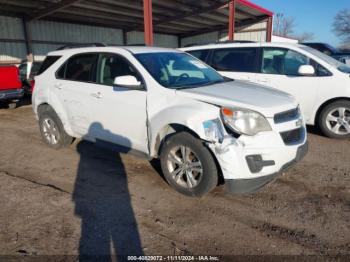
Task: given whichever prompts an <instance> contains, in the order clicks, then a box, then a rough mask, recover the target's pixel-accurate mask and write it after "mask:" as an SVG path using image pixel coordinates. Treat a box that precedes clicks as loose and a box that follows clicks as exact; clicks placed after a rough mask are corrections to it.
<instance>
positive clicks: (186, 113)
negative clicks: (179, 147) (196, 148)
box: [149, 101, 220, 157]
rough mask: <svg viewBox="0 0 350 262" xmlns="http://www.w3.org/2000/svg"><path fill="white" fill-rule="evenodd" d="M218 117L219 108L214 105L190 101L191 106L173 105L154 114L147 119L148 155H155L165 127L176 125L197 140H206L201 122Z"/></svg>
mask: <svg viewBox="0 0 350 262" xmlns="http://www.w3.org/2000/svg"><path fill="white" fill-rule="evenodd" d="M219 117H220V108H219V107H217V106H214V105H210V104H206V103H202V102H196V101H192V103H191V104H186V105H184V104H181V105H173V106H170V107H167V108H166V109H164V110H161V111H159V112H157V113H156V114H154V115H153V116H152V117H151V118H150V119H149V123H150V124H149V142H150V155H151V156H153V157H154V156H156V155H157V150H156V148H157V142H159V137H162V135H161V134H162V133H164V132H166V129H167V127H169V126H170V125H172V124H177V125H181V126H184V127H186V128H187V129H189V130H191V131H192V132H194V133H195V134H196V135H197V136H198V137H199V138H201V139H203V140H208V138H207V137H206V136H205V131H204V127H203V122H205V121H207V120H213V119H217V118H219Z"/></svg>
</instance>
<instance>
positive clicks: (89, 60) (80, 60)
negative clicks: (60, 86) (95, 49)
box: [57, 54, 98, 82]
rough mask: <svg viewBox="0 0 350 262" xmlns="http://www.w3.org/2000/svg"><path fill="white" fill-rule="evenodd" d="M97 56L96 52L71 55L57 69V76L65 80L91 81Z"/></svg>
mask: <svg viewBox="0 0 350 262" xmlns="http://www.w3.org/2000/svg"><path fill="white" fill-rule="evenodd" d="M97 57H98V56H97V54H81V55H76V56H73V57H72V58H70V59H69V60H68V61H67V62H66V64H65V65H64V66H63V67H62V68H61V69H60V70H59V71H58V73H57V76H58V77H59V78H64V79H67V80H75V81H81V82H91V81H92V80H93V74H94V67H95V65H96V62H97ZM63 68H64V69H63Z"/></svg>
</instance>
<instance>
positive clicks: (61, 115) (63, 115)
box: [37, 102, 74, 137]
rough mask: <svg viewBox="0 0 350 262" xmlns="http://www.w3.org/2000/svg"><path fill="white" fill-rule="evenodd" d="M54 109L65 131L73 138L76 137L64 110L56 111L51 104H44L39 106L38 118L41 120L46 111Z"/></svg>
mask: <svg viewBox="0 0 350 262" xmlns="http://www.w3.org/2000/svg"><path fill="white" fill-rule="evenodd" d="M48 108H50V109H52V110H53V111H54V112H55V113H56V114H57V116H58V117H59V119H60V120H61V122H62V125H63V128H64V130H65V131H66V132H67V133H68V134H69V135H70V136H73V137H74V134H73V132H72V129H71V126H70V124H69V121H68V117H67V115H66V113H65V112H64V111H63V110H61V111H60V110H56V109H55V108H54V107H53V106H52V105H51V104H49V103H48V102H42V103H41V104H39V105H38V106H37V116H38V118H39V116H40V114H41V113H42V112H43V111H44V110H45V109H48Z"/></svg>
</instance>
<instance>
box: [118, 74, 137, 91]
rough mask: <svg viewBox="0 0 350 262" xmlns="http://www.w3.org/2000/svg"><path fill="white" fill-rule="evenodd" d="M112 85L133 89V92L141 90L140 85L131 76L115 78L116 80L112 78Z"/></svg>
mask: <svg viewBox="0 0 350 262" xmlns="http://www.w3.org/2000/svg"><path fill="white" fill-rule="evenodd" d="M114 85H115V86H120V87H125V88H129V89H133V90H141V89H143V85H142V83H141V82H140V81H138V80H137V79H136V77H134V76H132V75H126V76H117V77H116V78H114Z"/></svg>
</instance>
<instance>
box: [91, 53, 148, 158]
mask: <svg viewBox="0 0 350 262" xmlns="http://www.w3.org/2000/svg"><path fill="white" fill-rule="evenodd" d="M125 75H133V76H135V77H136V78H137V79H138V80H139V81H141V82H142V79H141V78H140V76H139V74H138V72H137V71H136V69H135V68H134V67H133V66H132V65H131V64H130V62H129V61H128V60H127V59H126V58H124V57H122V56H121V55H118V54H112V53H101V54H100V55H99V62H98V66H97V79H96V88H97V93H98V96H97V97H96V98H95V99H94V102H93V103H92V104H91V107H90V111H91V114H92V116H93V117H92V118H93V119H94V123H92V128H91V129H90V133H91V134H92V135H93V136H94V137H95V138H97V139H98V140H99V139H100V140H103V141H106V142H111V143H112V144H118V145H120V146H123V147H124V148H125V149H126V150H128V149H131V148H132V149H136V150H138V151H141V152H143V153H146V154H148V140H147V112H146V110H147V109H146V99H147V91H146V90H130V89H128V88H124V87H118V86H115V85H114V84H113V83H114V79H115V77H118V76H125Z"/></svg>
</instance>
